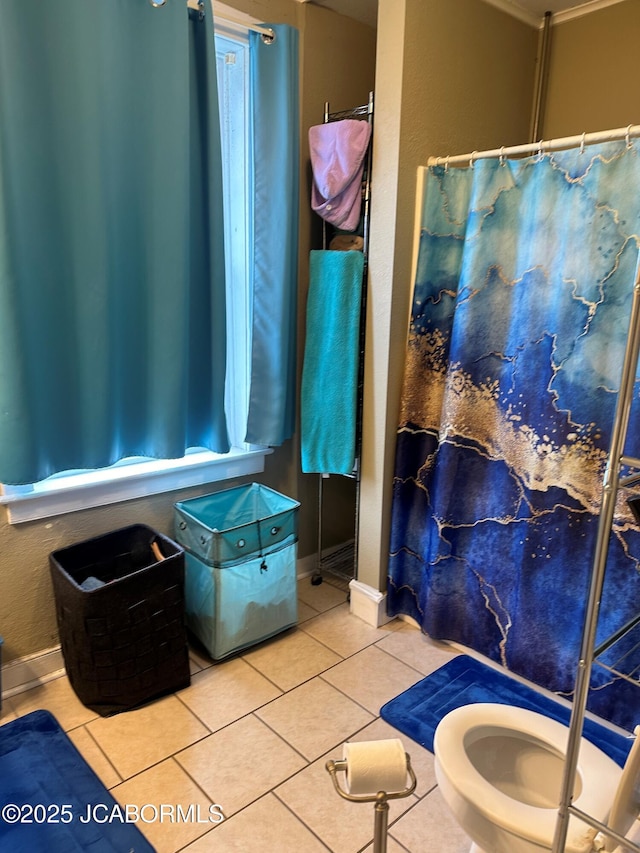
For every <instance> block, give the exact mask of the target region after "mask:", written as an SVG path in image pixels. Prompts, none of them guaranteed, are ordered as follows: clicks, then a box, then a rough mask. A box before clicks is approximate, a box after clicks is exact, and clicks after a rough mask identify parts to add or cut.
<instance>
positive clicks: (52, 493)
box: [0, 19, 273, 524]
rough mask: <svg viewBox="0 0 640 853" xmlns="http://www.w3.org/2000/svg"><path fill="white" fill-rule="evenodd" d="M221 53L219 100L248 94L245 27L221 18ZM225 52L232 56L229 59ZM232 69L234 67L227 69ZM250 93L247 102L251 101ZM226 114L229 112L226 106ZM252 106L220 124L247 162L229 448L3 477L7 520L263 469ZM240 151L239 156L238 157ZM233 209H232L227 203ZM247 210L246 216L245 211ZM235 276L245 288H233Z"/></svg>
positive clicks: (230, 251)
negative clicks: (253, 382)
mask: <svg viewBox="0 0 640 853" xmlns="http://www.w3.org/2000/svg"><path fill="white" fill-rule="evenodd" d="M216 36H218V38H217V40H216V44H217V46H216V53H217V65H218V70H219V71H220V70H222V71H223V73H222V74H220V75H219V97H220V99H221V103H223V102H224V100H225V99H228V98H229V97H233V93H234V90H236V89H237V88H238V87H239V86H240V87H244V91H245V93H248V73H249V68H248V63H247V62H246V58H247V55H248V31H247V29H246V28H245V27H243V26H239V25H238V24H236V23H234V24H225V22H224V21H221V20H220V19H216ZM227 57H228V59H227ZM227 72H230V73H227ZM247 103H248V102H247V100H246V98H245V104H247ZM225 115H226V116H227V117H228V116H229V112H228V111H227V112H226V113H225ZM248 128H249V111H248V108H247V109H245V113H244V115H237V116H236V117H235V119H233V118H231V119H227V121H224V122H223V123H222V137H223V138H222V146H223V153H224V152H225V150H226V151H227V152H228V154H229V156H230V157H231V158H232V159H233V158H235V159H236V162H238V163H240V161H242V165H243V168H237V169H236V170H235V171H234V170H233V169H231V170H230V172H231V173H232V178H231V180H227V178H228V175H227V174H225V182H224V193H225V203H226V205H227V206H228V205H229V204H231V203H232V202H233V200H234V199H236V198H239V197H241V196H242V197H243V198H244V204H243V206H241V207H240V208H237V209H236V211H235V222H234V224H233V225H230V224H229V219H228V217H225V229H226V233H225V255H226V265H227V282H228V284H227V305H228V323H230V324H234V326H235V328H240V329H242V330H243V331H244V332H245V334H243V335H230V334H228V335H227V340H228V348H227V382H226V391H225V407H226V409H227V422H228V428H229V434H230V439H231V443H232V448H231V450H230V452H229V453H225V454H221V453H214V452H212V451H210V450H206V449H204V448H190V449H189V450H188V451H187V454H186V455H185V456H184V457H183V458H181V459H162V460H154V459H141V458H128V459H123V460H120V461H119V462H117V463H116V464H115V465H111V466H110V467H108V468H101V469H98V470H95V471H75V472H62V473H60V474H57V475H54V476H53V477H49V478H48V479H46V480H42V481H41V482H39V483H33V484H29V485H26V486H6V485H2V484H0V504H4V505H5V506H6V508H7V520H8V521H9V523H10V524H19V523H21V522H26V521H36V520H39V519H45V518H49V517H52V516H56V515H62V514H64V513H69V512H75V511H77V510H80V509H89V508H92V507H101V506H107V505H109V504H114V503H119V502H120V501H126V500H133V499H135V498H141V497H146V496H148V495H155V494H161V493H163V492H169V491H175V490H177V489H186V488H191V487H194V486H201V485H204V484H207V483H215V482H220V481H223V480H228V479H232V478H236V477H243V476H248V475H253V474H258V473H261V472H262V471H264V465H265V457H266V456H267V454H269V453H272V452H273V451H272V450H271V449H270V448H267V447H261V446H259V445H249V444H246V443H244V441H243V436H244V431H245V427H246V421H247V410H248V405H249V401H248V399H249V379H250V358H251V335H250V329H251V317H250V311H251V305H250V298H249V286H250V285H249V264H250V257H249V247H250V243H251V241H250V240H249V239H248V238H247V235H248V233H249V227H250V226H249V216H250V205H251V186H250V174H249V170H248V169H247V168H244V164H246V163H248V155H249V151H250V140H249V132H248ZM238 158H239V159H238ZM227 209H228V208H227ZM241 210H242V211H244V221H243V217H242V216H241V215H238V214H239V212H240V211H241ZM238 278H240V279H242V278H244V280H245V281H246V282H247V287H245V288H238V287H237V286H236V287H235V288H234V281H237V280H238Z"/></svg>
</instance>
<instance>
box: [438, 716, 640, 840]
mask: <svg viewBox="0 0 640 853" xmlns="http://www.w3.org/2000/svg"><path fill="white" fill-rule="evenodd" d="M636 731H638V730H636ZM568 735H569V729H568V728H567V726H565V725H563V724H562V723H559V722H556V721H555V720H552V719H549V718H548V717H545V716H543V715H542V714H538V713H535V712H533V711H527V710H524V709H522V708H515V707H513V706H511V705H500V704H494V703H478V704H472V705H463V706H462V707H460V708H456V709H455V710H454V711H451V712H450V713H448V714H447V715H446V716H445V717H444V718H443V719H442V720H441V722H440V724H439V725H438V727H437V728H436V732H435V738H434V753H435V771H436V779H437V782H438V785H439V787H440V791H441V793H442V796H443V797H444V799H445V801H446V803H447V804H448V806H449V808H450V809H451V811H452V812H453V814H454V816H455V817H456V820H457V821H458V823H459V824H460V826H461V827H462V829H464V831H465V832H466V833H467V835H468V836H469V837H470V838H471V839H472V840H473V842H474V843H473V844H472V846H471V850H470V853H534V851H541V850H547V851H548V850H551V848H552V844H553V836H554V832H555V827H556V822H557V818H558V803H559V800H560V793H561V787H562V780H563V771H564V755H565V752H566V748H567V741H568ZM639 741H640V738H636V744H635V746H634V749H632V751H631V754H630V756H629V759H628V760H627V763H626V766H625V770H624V773H623V770H622V768H620V767H619V766H618V765H617V764H616V763H615V762H614V761H613V760H612V759H611V758H609V757H608V756H607V755H605V753H604V752H602V750H600V749H598V748H597V747H596V746H594V745H593V744H592V743H590V742H589V741H587V740H585V739H584V738H583V739H582V741H581V743H580V750H579V755H578V766H577V773H576V785H575V791H574V798H573V805H574V806H576V807H577V808H579V809H581V810H582V811H584V812H585V813H586V814H588V815H590V816H591V817H594V818H596V819H597V820H599V821H601V822H602V823H606V822H607V819H608V818H609V817H610V814H611V818H613V816H614V814H615V815H616V816H617V815H620V816H621V817H620V818H618V817H616V822H615V823H614V821H613V819H612V820H611V823H609V825H610V826H611V827H612V828H614V829H615V830H616V831H617V832H619V833H620V834H621V835H625V834H626V832H627V831H628V829H629V827H630V826H631V823H632V822H633V820H634V819H635V818H636V817H637V816H638V811H639V805H638V802H637V797H638V793H637V792H635V789H636V787H637V785H636V783H637V778H638V764H639V763H640V749H638V748H636V747H637V744H638V742H639ZM617 795H619V796H617ZM596 834H597V833H596V830H595V829H592V828H590V827H589V826H587V824H585V823H583V822H582V821H579V820H578V819H577V818H576V817H575V816H571V818H570V821H569V828H568V832H567V839H566V845H565V853H591V851H594V850H604V849H607V850H609V851H611V850H621V849H620V848H618V847H616V844H615V842H611V840H610V839H608V840H607V841H606V844H607V846H606V848H605V847H604V842H603V844H602V845H600V843H599V842H598V843H597V845H595V846H594V840H593V839H594V836H596Z"/></svg>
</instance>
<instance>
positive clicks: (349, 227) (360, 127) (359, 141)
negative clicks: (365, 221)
mask: <svg viewBox="0 0 640 853" xmlns="http://www.w3.org/2000/svg"><path fill="white" fill-rule="evenodd" d="M370 138H371V125H370V124H369V123H368V122H366V121H360V120H359V119H351V118H348V119H343V120H342V121H336V122H329V123H328V124H319V125H315V126H314V127H311V128H309V156H310V159H311V169H312V171H313V183H312V186H311V207H312V208H313V210H315V212H316V213H317V214H318V215H319V216H321V217H322V218H323V219H325V220H326V221H327V222H330V223H331V224H332V225H335V226H337V227H338V228H341V229H342V230H343V231H355V229H356V228H357V227H358V223H359V221H360V208H361V205H362V176H363V172H364V158H365V155H366V153H367V149H368V147H369V140H370Z"/></svg>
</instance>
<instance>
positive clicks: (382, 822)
mask: <svg viewBox="0 0 640 853" xmlns="http://www.w3.org/2000/svg"><path fill="white" fill-rule="evenodd" d="M405 757H406V759H407V773H408V774H409V778H410V779H411V785H409V787H408V788H405V790H404V791H378V793H377V794H349V793H348V792H347V791H345V790H344V789H343V788H341V787H340V785H339V783H338V778H337V777H338V773H339V772H341V771H342V772H344V773H346V772H347V761H346V759H341V760H340V761H327V763H326V764H325V769H326V770H327V772H328V773H329V775H330V776H331V778H332V780H333V787H334V788H335V789H336V791H337V792H338V793H339V794H340V796H341V797H343V799H345V800H349V802H351V803H375V807H374V810H373V813H374V824H373V853H387V824H388V822H389V802H388V801H389V800H400V799H402V798H403V797H408V796H409V795H410V794H413V792H414V791H415V789H416V785H417V784H418V780H417V779H416V774H415V773H414V772H413V767H412V766H411V758H410V757H409V753H408V752H405Z"/></svg>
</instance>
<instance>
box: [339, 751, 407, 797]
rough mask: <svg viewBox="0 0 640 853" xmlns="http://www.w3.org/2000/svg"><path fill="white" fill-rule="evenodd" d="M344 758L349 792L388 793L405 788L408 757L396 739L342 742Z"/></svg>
mask: <svg viewBox="0 0 640 853" xmlns="http://www.w3.org/2000/svg"><path fill="white" fill-rule="evenodd" d="M343 757H344V759H345V760H346V762H347V772H346V782H347V792H348V793H349V794H354V795H358V794H377V793H378V791H385V792H386V793H388V794H390V793H392V792H396V791H403V790H404V789H405V788H406V787H407V757H406V755H405V752H404V747H403V745H402V741H401V740H399V739H398V738H393V739H390V740H368V741H360V742H356V743H345V745H344V752H343Z"/></svg>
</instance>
